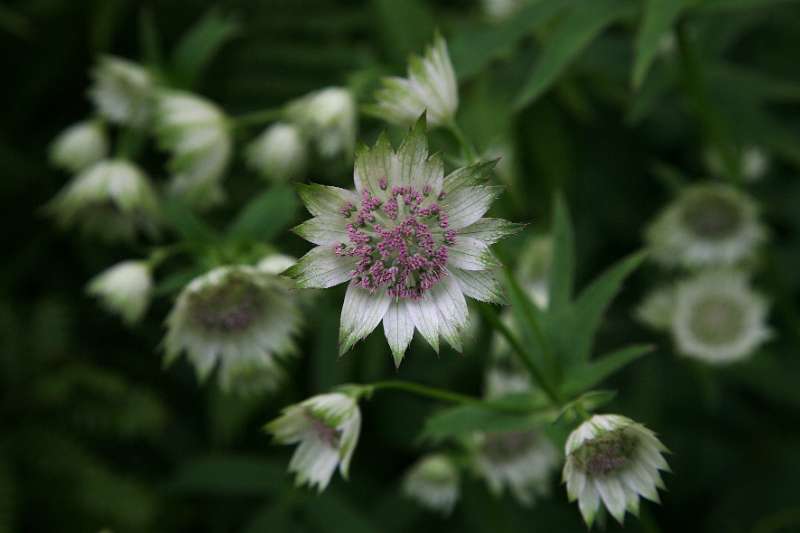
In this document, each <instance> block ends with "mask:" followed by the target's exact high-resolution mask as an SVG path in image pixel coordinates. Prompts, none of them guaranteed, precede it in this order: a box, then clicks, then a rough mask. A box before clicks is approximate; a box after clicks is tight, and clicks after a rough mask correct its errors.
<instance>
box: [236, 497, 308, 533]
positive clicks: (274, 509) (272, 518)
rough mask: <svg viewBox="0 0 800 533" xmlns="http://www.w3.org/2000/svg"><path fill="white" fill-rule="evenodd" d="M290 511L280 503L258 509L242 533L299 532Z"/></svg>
mask: <svg viewBox="0 0 800 533" xmlns="http://www.w3.org/2000/svg"><path fill="white" fill-rule="evenodd" d="M291 512H292V509H291V508H289V507H287V506H286V505H283V504H282V503H281V502H278V503H270V504H268V505H265V506H263V507H261V508H260V509H258V510H257V511H256V512H255V514H254V515H253V517H252V518H251V519H250V520H249V521H248V522H247V525H246V526H245V527H244V529H242V533H268V532H271V531H275V532H280V533H293V532H295V531H299V529H298V527H297V524H296V523H295V520H294V518H293V517H292V514H291Z"/></svg>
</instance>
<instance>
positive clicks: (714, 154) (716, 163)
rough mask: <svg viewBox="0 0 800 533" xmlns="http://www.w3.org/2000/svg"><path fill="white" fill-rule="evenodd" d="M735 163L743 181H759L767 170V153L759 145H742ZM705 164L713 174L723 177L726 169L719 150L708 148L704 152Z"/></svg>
mask: <svg viewBox="0 0 800 533" xmlns="http://www.w3.org/2000/svg"><path fill="white" fill-rule="evenodd" d="M736 155H737V160H736V164H737V165H738V167H739V172H741V175H742V177H743V178H744V180H745V181H747V182H750V183H753V182H756V181H760V180H761V179H762V178H763V177H764V176H765V175H766V173H767V172H769V167H770V158H769V155H768V154H767V153H766V152H765V151H764V149H762V148H761V147H759V146H753V145H748V146H744V147H743V148H742V149H741V150H740V151H739V152H738V153H737V154H736ZM705 161H706V166H707V167H708V170H709V172H711V173H712V174H713V175H714V176H717V177H720V178H724V177H726V175H727V174H728V169H727V168H726V166H725V162H724V160H723V158H722V154H721V153H720V151H719V150H717V149H714V148H709V149H708V150H706V153H705Z"/></svg>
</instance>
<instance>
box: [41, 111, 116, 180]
mask: <svg viewBox="0 0 800 533" xmlns="http://www.w3.org/2000/svg"><path fill="white" fill-rule="evenodd" d="M106 155H108V139H106V132H105V128H103V124H102V123H101V122H100V121H99V120H86V121H84V122H78V123H77V124H73V125H72V126H70V127H69V128H67V129H65V130H64V131H63V132H61V133H60V134H59V135H58V137H56V139H55V140H54V141H53V144H52V145H51V146H50V160H51V161H52V162H53V164H54V165H56V166H59V167H61V168H63V169H65V170H68V171H70V172H80V171H81V170H83V169H84V168H86V167H88V166H89V165H91V164H93V163H97V162H98V161H100V160H101V159H103V158H104V157H106Z"/></svg>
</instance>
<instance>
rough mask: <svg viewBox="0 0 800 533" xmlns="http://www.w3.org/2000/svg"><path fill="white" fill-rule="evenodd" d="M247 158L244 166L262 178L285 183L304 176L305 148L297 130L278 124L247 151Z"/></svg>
mask: <svg viewBox="0 0 800 533" xmlns="http://www.w3.org/2000/svg"><path fill="white" fill-rule="evenodd" d="M246 158H247V164H248V165H249V166H250V167H251V168H252V169H253V170H255V171H256V172H258V173H259V174H261V175H262V176H264V177H265V178H268V179H271V180H274V181H288V180H290V179H295V178H299V177H301V176H302V175H303V172H304V171H305V168H306V164H307V162H308V148H307V147H306V141H305V139H304V138H303V134H302V132H301V131H300V128H298V127H297V126H295V125H293V124H286V123H283V122H279V123H277V124H273V125H272V126H270V127H269V128H267V129H266V130H264V132H263V133H262V134H261V135H259V136H258V137H257V138H256V139H255V140H254V141H253V142H252V143H251V144H250V145H249V146H248V147H247V152H246Z"/></svg>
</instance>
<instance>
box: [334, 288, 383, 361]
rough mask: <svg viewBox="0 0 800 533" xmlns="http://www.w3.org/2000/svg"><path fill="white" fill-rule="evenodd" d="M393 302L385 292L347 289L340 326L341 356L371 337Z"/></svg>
mask: <svg viewBox="0 0 800 533" xmlns="http://www.w3.org/2000/svg"><path fill="white" fill-rule="evenodd" d="M391 302H392V299H391V297H389V296H388V295H387V294H386V292H385V291H376V292H375V293H374V294H371V293H370V291H368V290H366V289H362V288H361V287H358V286H356V284H355V282H353V283H350V285H349V286H348V287H347V294H345V297H344V304H343V305H342V319H341V323H340V326H339V355H342V354H344V353H345V352H346V351H347V350H349V349H350V348H352V346H353V345H354V344H355V343H357V342H358V341H360V340H361V339H363V338H364V337H366V336H367V335H369V334H370V333H371V332H372V330H374V329H375V328H376V327H377V326H378V324H380V323H381V320H382V319H383V317H384V315H385V314H386V310H387V309H388V308H389V304H390V303H391Z"/></svg>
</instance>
